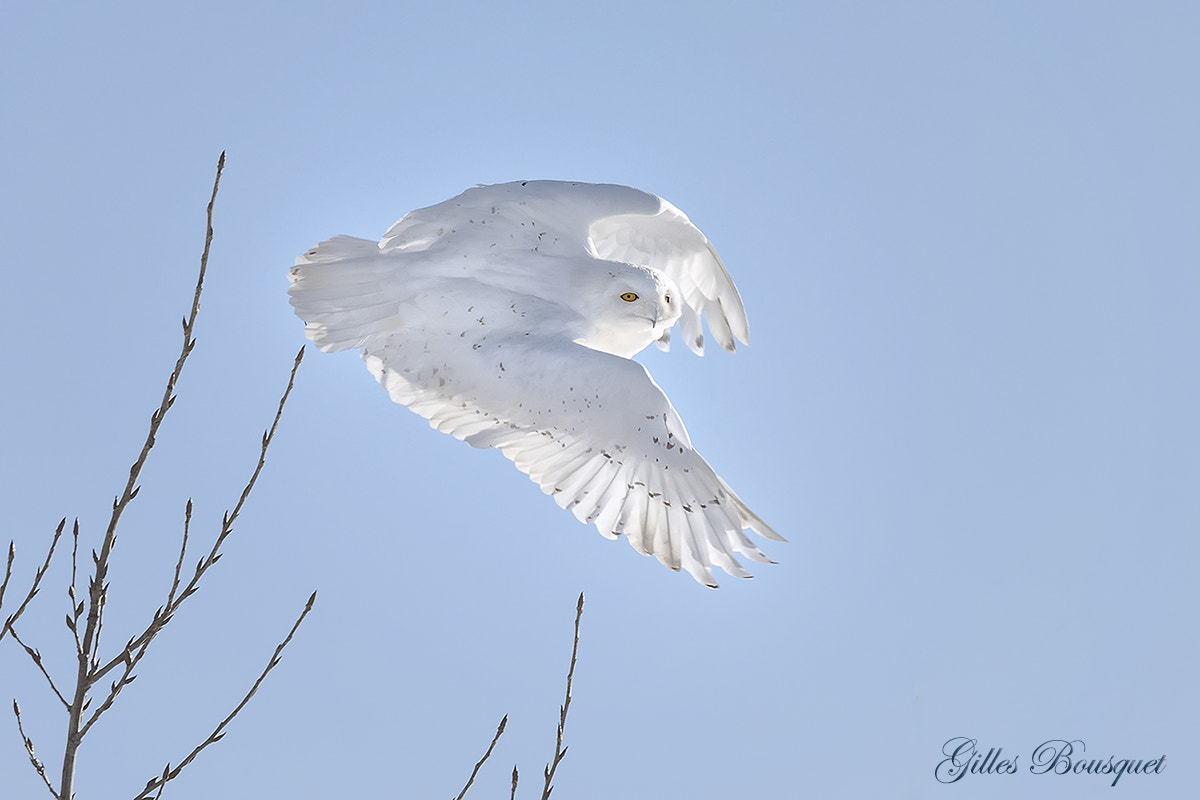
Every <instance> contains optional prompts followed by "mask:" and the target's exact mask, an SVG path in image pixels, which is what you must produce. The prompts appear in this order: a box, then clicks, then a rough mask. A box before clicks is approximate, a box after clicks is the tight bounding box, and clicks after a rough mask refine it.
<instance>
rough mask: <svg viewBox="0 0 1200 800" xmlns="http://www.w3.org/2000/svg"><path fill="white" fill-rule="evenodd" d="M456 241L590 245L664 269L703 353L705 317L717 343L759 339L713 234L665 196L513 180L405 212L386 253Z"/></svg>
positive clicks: (683, 322)
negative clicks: (754, 336)
mask: <svg viewBox="0 0 1200 800" xmlns="http://www.w3.org/2000/svg"><path fill="white" fill-rule="evenodd" d="M446 245H450V246H452V247H455V248H457V249H463V248H464V247H467V246H469V247H473V248H474V249H475V250H476V251H477V252H480V253H485V252H487V250H488V249H489V248H493V247H499V248H501V249H522V250H527V251H530V252H537V253H542V254H546V255H549V254H551V253H558V254H569V253H571V252H572V251H579V250H581V249H582V250H584V251H586V252H587V253H589V254H591V255H593V256H595V257H597V258H600V259H603V260H612V261H624V262H626V263H631V264H638V265H640V266H646V267H651V268H653V269H656V270H659V271H660V272H662V273H664V274H665V275H666V276H667V277H668V278H670V279H671V281H673V282H674V283H675V285H676V286H677V287H678V288H679V290H680V292H681V293H682V294H683V300H684V303H685V305H684V307H683V309H682V316H681V317H680V323H679V324H680V329H681V330H680V332H681V334H682V336H683V339H684V341H685V342H686V343H687V346H688V347H689V348H691V349H692V351H694V352H695V353H698V354H702V353H703V352H704V336H703V333H702V330H701V319H704V320H705V321H706V322H707V323H708V328H709V330H710V331H711V332H712V334H713V336H714V337H716V339H717V342H718V343H719V344H720V345H721V346H722V347H723V348H725V349H726V350H733V349H734V339H735V338H736V339H737V340H738V341H740V342H742V344H747V343H748V342H749V340H750V331H749V326H748V325H747V322H746V310H745V308H744V307H743V306H742V298H741V296H740V295H739V294H738V291H737V287H735V286H734V284H733V280H732V279H731V278H730V277H729V273H728V272H727V271H726V269H725V265H724V264H723V263H722V262H721V258H720V256H718V255H717V251H716V250H715V249H714V248H713V246H712V244H711V243H710V242H709V241H708V239H707V238H705V236H704V234H703V233H701V232H700V231H699V229H697V228H696V226H695V225H693V224H692V223H691V220H689V219H688V218H687V216H686V215H685V214H684V213H683V212H682V211H680V210H679V209H678V208H676V207H675V206H673V205H671V204H670V203H669V202H667V201H666V200H663V199H662V198H661V197H657V196H656V195H653V194H650V193H648V192H643V191H641V190H638V189H633V188H630V187H628V186H617V185H614V184H594V183H574V182H569V181H514V182H512V183H501V184H496V185H493V186H478V187H475V188H473V189H468V190H467V191H465V192H463V193H462V194H460V195H458V196H457V197H454V198H452V199H450V200H447V201H445V202H442V203H438V204H437V205H434V206H429V207H428V208H422V209H418V210H417V211H413V212H412V213H410V214H407V215H405V217H404V218H403V219H401V220H400V221H399V222H397V223H396V224H395V225H393V226H392V228H391V229H390V230H389V231H388V232H387V234H386V235H385V236H384V237H383V241H382V242H381V243H380V248H381V250H384V251H387V250H389V249H397V250H404V251H408V252H414V251H422V250H427V249H434V248H437V247H444V246H446Z"/></svg>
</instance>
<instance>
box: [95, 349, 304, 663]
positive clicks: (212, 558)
mask: <svg viewBox="0 0 1200 800" xmlns="http://www.w3.org/2000/svg"><path fill="white" fill-rule="evenodd" d="M303 359H304V348H303V347H301V348H300V351H299V352H298V353H296V359H295V361H293V362H292V370H291V373H290V374H289V375H288V382H287V387H286V388H285V389H284V390H283V396H281V397H280V398H279V404H278V406H277V407H276V409H275V418H274V420H273V421H272V422H271V427H270V429H268V431H267V432H266V433H264V434H263V437H262V443H261V446H260V449H259V456H258V463H257V464H256V465H255V468H254V472H253V473H252V474H251V475H250V479H249V480H248V481H247V482H246V484H245V486H244V487H243V488H242V493H241V496H240V497H239V499H238V502H237V505H236V506H234V510H233V511H232V512H228V513H226V514H225V516H224V518H223V519H222V521H221V531H220V533H218V534H217V538H216V540H215V541H214V542H213V546H212V549H211V550H209V553H208V555H207V556H205V557H204V558H201V559H200V560H199V561H198V562H196V568H195V571H194V572H193V573H192V577H191V579H190V580H188V582H187V585H186V586H184V587H183V590H182V591H177V590H178V581H176V582H174V583H172V586H171V591H170V593H168V605H166V606H164V607H163V608H160V609H159V610H158V611H157V612H155V615H154V617H153V618H152V619H151V620H150V622H149V624H148V625H147V626H146V628H145V629H144V630H143V631H142V632H141V633H140V634H138V635H137V636H136V637H134V638H133V639H131V640H130V641H129V643H128V644H127V645H126V646H125V650H123V651H122V652H121V653H119V654H117V656H115V657H114V658H113V659H112V660H111V661H109V662H108V663H106V664H104V665H103V666H101V667H97V668H96V669H94V670H93V671H92V676H91V677H92V680H93V682H95V681H98V680H100V679H101V678H103V677H104V676H105V675H107V674H108V673H109V672H111V671H112V670H113V669H116V668H117V667H118V666H120V665H122V664H125V663H126V662H127V661H128V660H129V657H130V656H132V655H133V654H134V653H135V651H137V652H139V653H144V651H145V648H146V646H147V645H149V643H150V642H151V641H152V640H153V639H154V637H155V636H157V635H158V633H159V631H161V630H162V629H163V628H164V627H166V625H167V623H168V622H170V621H171V618H172V617H173V616H174V614H175V612H176V611H178V610H179V608H180V606H182V605H183V603H184V601H185V600H187V599H188V598H189V597H191V596H192V594H194V593H195V592H196V590H197V589H198V588H199V584H200V580H201V578H203V577H204V573H206V572H207V571H208V569H209V568H210V567H211V566H213V565H214V564H216V563H217V561H218V560H220V558H221V553H220V549H221V545H223V544H224V543H225V540H226V539H227V538H228V537H229V535H230V534H231V533H233V521H234V519H235V518H236V517H237V515H238V514H239V513H241V510H242V506H243V505H244V504H245V502H246V499H247V498H248V497H249V496H250V492H251V490H252V489H253V488H254V484H255V482H256V481H257V480H258V476H259V473H261V472H262V468H263V465H264V464H265V463H266V458H267V449H268V448H269V447H270V446H271V442H272V440H273V439H274V438H275V430H276V428H278V427H279V420H280V418H281V417H282V416H283V409H284V407H285V406H286V405H287V401H288V397H289V396H290V395H291V393H292V388H293V387H294V386H295V384H296V372H297V371H298V370H299V369H300V364H301V362H302V361H303ZM190 509H191V502H190V501H189V504H188V512H187V518H186V519H185V523H184V531H185V533H184V543H183V547H182V548H181V550H180V558H179V562H178V564H177V565H176V576H177V577H178V571H179V569H180V567H181V565H182V563H183V558H184V551H185V550H186V547H187V530H188V526H189V524H190V520H191V510H190ZM140 659H141V655H140V654H138V655H136V656H134V663H135V664H136V662H137V660H140Z"/></svg>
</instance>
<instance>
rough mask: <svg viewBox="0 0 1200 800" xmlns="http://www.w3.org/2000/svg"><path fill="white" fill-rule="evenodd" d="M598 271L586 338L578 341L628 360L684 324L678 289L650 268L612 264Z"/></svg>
mask: <svg viewBox="0 0 1200 800" xmlns="http://www.w3.org/2000/svg"><path fill="white" fill-rule="evenodd" d="M610 264H611V267H610V268H609V269H604V270H596V271H595V273H594V280H592V281H589V284H588V286H587V287H586V290H585V301H584V305H585V310H584V315H585V316H586V318H587V319H588V320H589V322H590V323H591V325H590V330H589V331H588V333H587V335H585V336H582V337H580V338H579V339H576V340H575V341H576V342H578V343H579V344H582V345H584V346H585V347H590V348H592V349H593V350H602V351H604V352H606V353H612V354H613V355H618V356H621V357H623V358H628V357H629V356H632V355H633V354H635V353H637V352H639V351H641V350H642V349H643V348H645V347H646V345H648V344H650V343H651V342H654V341H656V340H658V339H661V338H662V336H663V333H664V332H665V331H666V330H668V329H669V328H670V327H671V326H672V325H674V324H675V322H676V321H677V320H678V319H679V315H680V309H681V307H682V298H680V297H679V296H678V294H679V292H678V290H677V289H676V288H675V285H674V284H673V283H672V282H671V281H670V280H668V279H667V278H666V276H664V275H663V274H662V273H661V272H659V271H657V270H654V269H650V268H649V267H641V266H635V265H632V264H621V263H617V262H610Z"/></svg>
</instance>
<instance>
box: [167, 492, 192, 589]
mask: <svg viewBox="0 0 1200 800" xmlns="http://www.w3.org/2000/svg"><path fill="white" fill-rule="evenodd" d="M191 527H192V498H190V497H189V498H188V501H187V505H186V506H185V507H184V510H183V541H182V542H180V544H179V559H178V560H177V561H176V562H175V575H174V577H173V578H172V579H171V590H170V591H169V592H167V602H166V604H165V605H164V608H170V607H171V606H172V605H173V604H174V603H175V593H176V592H177V591H179V573H180V571H181V570H182V569H183V559H184V557H185V556H186V555H187V546H188V533H189V531H190V530H191Z"/></svg>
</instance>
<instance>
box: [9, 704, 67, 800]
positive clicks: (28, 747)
mask: <svg viewBox="0 0 1200 800" xmlns="http://www.w3.org/2000/svg"><path fill="white" fill-rule="evenodd" d="M13 714H14V715H16V717H17V732H18V733H20V734H21V741H22V742H23V743H24V744H25V752H26V753H28V754H29V763H30V764H32V765H33V769H34V771H35V772H36V773H37V774H38V775H39V776H41V779H42V783H44V784H46V788H47V789H49V790H50V796H51V797H53V798H54V800H60V797H59V794H58V792H56V791H54V786H53V785H52V784H51V783H50V779H49V778H48V777H46V765H45V764H43V763H42V762H41V760H39V759H38V757H37V756H36V755H34V753H33V740H32V739H30V738H29V737H28V736H26V735H25V726H24V725H22V724H21V707H20V706H19V705H17V701H16V700H13Z"/></svg>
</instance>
